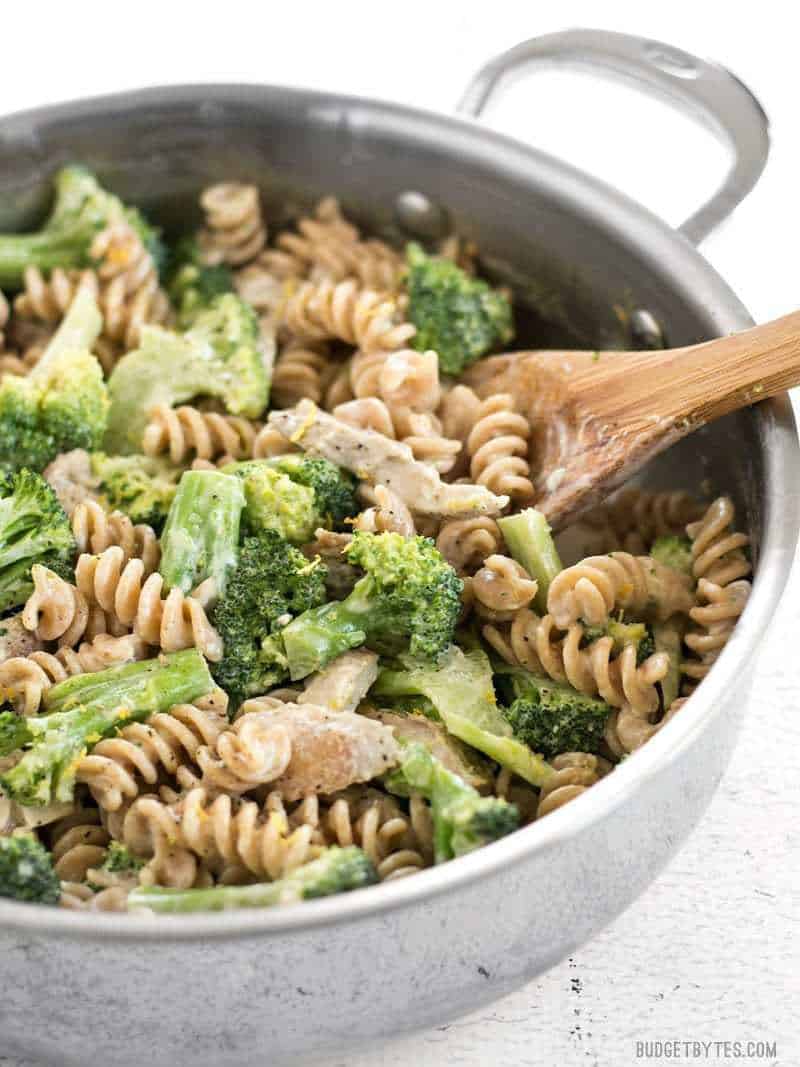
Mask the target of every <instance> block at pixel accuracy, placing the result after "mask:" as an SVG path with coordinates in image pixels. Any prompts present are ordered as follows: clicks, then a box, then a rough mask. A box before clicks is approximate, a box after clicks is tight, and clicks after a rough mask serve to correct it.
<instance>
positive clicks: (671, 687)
mask: <svg viewBox="0 0 800 1067" xmlns="http://www.w3.org/2000/svg"><path fill="white" fill-rule="evenodd" d="M685 632H686V620H685V619H684V618H682V617H681V616H680V615H673V616H672V618H670V619H668V620H667V622H657V623H655V624H654V625H653V645H654V649H653V651H655V652H666V654H667V655H668V656H669V670H668V671H667V673H666V674H665V675H664V677H663V678H662V679H661V681H660V682H659V688H660V689H661V703H662V706H663V708H664V711H667V710H669V707H670V705H671V704H672V702H673V700H675V699H676V698H677V696H678V694H679V693H680V691H681V660H682V659H683V638H684V635H685Z"/></svg>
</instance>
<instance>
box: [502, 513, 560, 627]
mask: <svg viewBox="0 0 800 1067" xmlns="http://www.w3.org/2000/svg"><path fill="white" fill-rule="evenodd" d="M497 524H498V526H499V527H500V532H501V533H502V535H503V540H504V541H505V543H506V546H507V548H508V551H509V552H510V553H511V555H512V556H513V558H514V559H515V560H516V561H517V563H519V564H520V565H521V566H523V567H524V568H525V570H526V571H527V572H528V574H529V575H530V576H531V578H535V579H536V582H537V584H538V589H537V591H536V606H537V608H538V609H539V611H541V612H543V613H544V612H546V611H547V591H548V589H549V588H550V583H551V582H552V580H553V579H554V578H555V576H556V575H557V574H558V573H559V572H560V571H561V570H563V566H562V564H561V560H560V559H559V556H558V550H557V548H556V545H555V541H554V540H553V535H552V533H551V531H550V526H549V524H548V522H547V519H546V518H545V517H544V515H543V514H542V512H541V511H537V510H536V508H525V509H524V510H523V511H518V512H517V514H516V515H505V516H503V518H501V519H498V520H497Z"/></svg>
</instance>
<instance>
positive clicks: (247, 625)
mask: <svg viewBox="0 0 800 1067" xmlns="http://www.w3.org/2000/svg"><path fill="white" fill-rule="evenodd" d="M324 601H325V567H324V566H323V565H322V564H321V563H320V562H319V561H318V560H314V561H309V560H308V559H306V557H305V556H304V555H303V553H302V552H300V551H299V549H297V548H294V547H293V546H292V545H290V544H288V542H286V541H284V539H283V538H282V537H281V536H280V535H279V534H277V533H276V532H275V531H274V530H264V531H262V532H261V533H260V534H258V535H257V536H253V537H245V538H244V539H243V541H242V544H241V548H240V550H239V560H238V563H237V565H236V569H235V570H234V572H233V574H232V575H231V576H230V578H229V579H228V586H227V589H226V592H225V596H224V598H223V599H221V600H219V601H218V602H217V604H216V605H215V607H214V608H213V609H212V612H211V621H212V623H213V624H214V626H215V627H216V628H217V631H218V632H219V635H220V637H221V638H222V643H223V649H224V652H223V656H222V661H221V662H220V663H217V664H215V665H214V668H213V671H214V677H215V678H216V680H217V682H218V683H219V685H221V686H222V687H223V688H224V689H226V690H227V691H228V693H229V695H230V696H231V697H232V698H233V699H234V700H235V701H237V702H238V701H241V700H242V699H244V698H245V697H247V696H253V695H255V694H258V693H264V692H265V691H266V690H267V689H269V687H270V686H271V685H274V684H276V683H277V682H279V681H281V680H282V679H284V678H285V677H286V675H287V673H288V672H287V666H286V657H285V655H284V654H283V652H282V649H281V648H280V645H279V644H276V643H275V641H274V640H271V639H270V634H272V633H274V632H275V631H276V630H279V629H280V627H281V626H283V625H285V624H286V622H287V621H288V620H289V619H290V618H291V617H293V616H295V615H301V614H302V613H303V612H305V611H308V610H309V609H313V608H316V607H317V606H318V605H320V604H323V603H324Z"/></svg>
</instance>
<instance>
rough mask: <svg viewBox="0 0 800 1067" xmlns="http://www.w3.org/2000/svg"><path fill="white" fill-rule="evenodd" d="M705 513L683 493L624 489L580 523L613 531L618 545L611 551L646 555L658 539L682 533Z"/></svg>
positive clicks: (695, 500)
mask: <svg viewBox="0 0 800 1067" xmlns="http://www.w3.org/2000/svg"><path fill="white" fill-rule="evenodd" d="M702 510H703V509H702V506H701V505H700V503H699V502H698V501H697V499H696V498H695V497H694V496H692V494H691V493H687V492H685V491H684V490H679V489H667V490H656V491H652V490H649V489H640V488H639V487H638V486H625V487H624V488H622V489H620V490H619V492H617V493H615V494H614V495H613V496H612V497H611V499H610V500H609V501H607V502H606V503H604V504H602V505H600V506H599V507H596V508H592V510H591V511H588V512H586V513H584V515H582V516H581V521H583V522H585V523H587V524H588V525H591V526H593V527H607V528H608V529H609V530H610V531H612V532H613V533H612V536H613V537H614V538H615V540H616V542H617V543H616V544H615V545H612V548H616V549H619V550H623V551H626V552H631V553H633V554H634V555H643V554H644V553H645V552H646V551H647V550H648V548H649V547H650V545H651V544H652V542H653V541H654V540H655V539H656V538H657V537H667V536H669V535H681V534H683V532H684V529H685V527H686V525H687V523H690V522H694V521H695V520H696V519H698V518H699V517H700V515H701V514H702Z"/></svg>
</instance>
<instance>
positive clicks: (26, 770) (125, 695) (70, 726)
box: [0, 648, 214, 807]
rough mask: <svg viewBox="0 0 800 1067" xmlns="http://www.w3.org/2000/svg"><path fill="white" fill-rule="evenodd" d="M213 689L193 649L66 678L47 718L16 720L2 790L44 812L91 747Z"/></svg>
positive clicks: (50, 696) (64, 797)
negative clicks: (15, 755)
mask: <svg viewBox="0 0 800 1067" xmlns="http://www.w3.org/2000/svg"><path fill="white" fill-rule="evenodd" d="M213 688H214V682H213V680H212V678H211V675H210V674H209V673H208V667H207V665H206V662H205V660H204V659H203V657H202V656H201V655H200V653H199V652H198V651H197V649H195V648H192V649H186V650H185V651H183V652H174V653H172V654H171V655H163V654H162V655H161V656H159V657H158V658H156V659H151V660H143V661H141V662H138V663H126V664H123V665H122V666H118V667H109V668H108V669H107V670H104V671H98V672H96V673H93V674H79V675H76V676H74V677H72V678H67V680H66V681H64V682H60V683H59V684H58V685H55V686H53V687H52V689H49V690H48V691H47V692H46V694H45V697H44V704H45V709H46V714H45V715H42V716H31V717H29V718H26V719H23V720H20V721H21V722H22V723H23V724H24V727H25V733H24V735H22V733H21V729H20V730H19V732H18V736H17V737H16V738H14V741H15V742H16V743H15V747H17V748H19V747H22V748H23V749H24V751H23V755H22V758H21V759H20V760H19V762H18V763H17V764H16V765H15V766H14V767H12V768H11V769H10V770H9V771H6V773H5V774H4V775H2V776H0V787H2V788H3V790H4V791H5V792H6V793H7V795H8V796H9V797H11V799H12V800H15V801H17V803H19V804H28V805H32V806H35V807H43V806H44V805H46V804H54V803H59V802H68V801H71V800H72V799H73V795H74V789H75V767H76V764H77V762H78V760H79V759H80V758H81V756H83V755H84V754H85V752H87V751H88V749H89V748H90V747H91V746H92V745H94V744H95V743H96V742H97V741H100V740H101V739H102V738H103V737H106V736H108V735H109V734H112V733H114V731H115V730H116V729H117V728H118V727H121V726H124V725H125V724H126V723H129V722H132V721H138V720H142V719H146V718H147V717H148V716H149V715H151V714H153V713H155V712H159V711H167V709H168V708H170V707H172V705H173V704H182V703H186V702H191V701H192V700H195V699H197V698H198V697H201V696H205V695H206V693H209V692H211V690H212V689H213ZM10 714H13V713H11V712H3V713H0V735H2V734H3V733H6V734H7V733H8V732H9V726H10V722H9V720H8V716H9V715H10Z"/></svg>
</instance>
